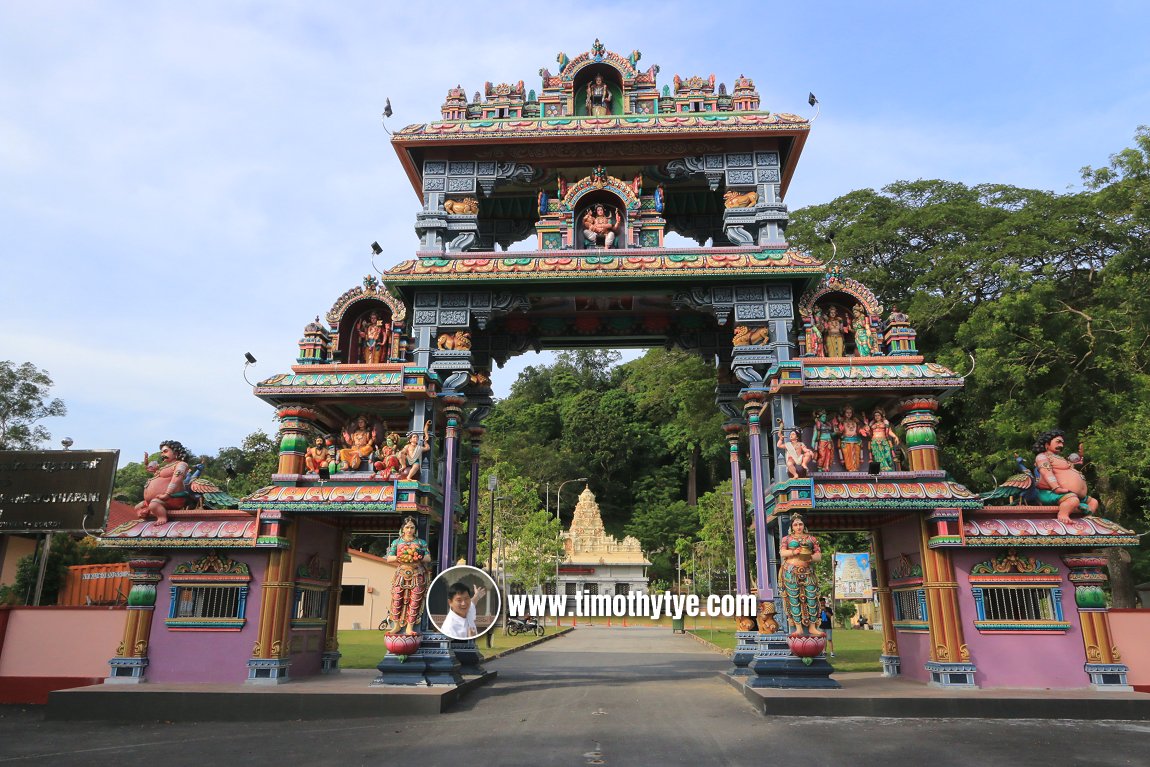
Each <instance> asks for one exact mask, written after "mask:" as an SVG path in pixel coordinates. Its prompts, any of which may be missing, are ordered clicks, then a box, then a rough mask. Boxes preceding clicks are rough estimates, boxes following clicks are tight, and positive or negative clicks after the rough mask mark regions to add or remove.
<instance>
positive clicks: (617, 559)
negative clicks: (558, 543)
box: [563, 487, 651, 566]
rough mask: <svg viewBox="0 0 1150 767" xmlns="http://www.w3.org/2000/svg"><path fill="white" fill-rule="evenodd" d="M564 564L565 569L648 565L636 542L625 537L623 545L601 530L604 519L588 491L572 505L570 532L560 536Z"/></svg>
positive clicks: (587, 489)
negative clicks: (576, 566) (564, 554)
mask: <svg viewBox="0 0 1150 767" xmlns="http://www.w3.org/2000/svg"><path fill="white" fill-rule="evenodd" d="M563 537H564V539H565V540H564V549H565V550H566V552H567V556H566V558H565V559H564V560H563V561H564V563H565V564H568V565H642V566H647V565H650V564H651V563H650V562H648V561H647V557H646V556H644V554H643V548H642V546H641V545H640V544H639V541H638V539H637V538H634V537H632V536H627V537H626V538H624V539H623V540H622V541H620V540H618V539H617V538H615V537H614V536H612V535H608V534H607V531H606V529H604V527H603V517H602V515H601V514H600V512H599V504H598V503H596V502H595V494H594V493H592V492H591V488H589V487H587V488H584V489H583V492H582V493H580V494H579V501H578V503H576V505H575V516H574V517H573V518H572V520H571V528H570V530H569V531H568V532H566V533H564V534H563Z"/></svg>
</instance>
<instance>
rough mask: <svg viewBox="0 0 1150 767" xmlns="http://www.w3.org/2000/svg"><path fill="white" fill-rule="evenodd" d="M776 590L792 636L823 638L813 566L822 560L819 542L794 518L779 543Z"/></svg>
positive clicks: (796, 517)
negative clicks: (791, 625)
mask: <svg viewBox="0 0 1150 767" xmlns="http://www.w3.org/2000/svg"><path fill="white" fill-rule="evenodd" d="M779 556H780V557H781V558H782V560H783V563H782V566H781V567H780V568H779V586H780V588H781V590H782V592H783V613H784V614H785V615H786V616H787V618H788V619H789V620H790V622H791V623H792V624H793V625H794V627H795V630H794V632H792V633H793V634H810V635H811V636H823V635H824V632H823V631H822V630H821V629H820V628H819V582H818V577H817V576H816V575H815V562H818V561H819V560H821V559H822V558H823V552H822V548H820V546H819V541H818V539H817V538H815V537H814V536H813V535H811V534H810V533H809V532H807V526H806V523H805V522H803V518H802V517H800V516H798V515H797V514H796V515H795V516H793V517H791V528H790V534H789V535H785V536H783V539H782V541H780V542H779Z"/></svg>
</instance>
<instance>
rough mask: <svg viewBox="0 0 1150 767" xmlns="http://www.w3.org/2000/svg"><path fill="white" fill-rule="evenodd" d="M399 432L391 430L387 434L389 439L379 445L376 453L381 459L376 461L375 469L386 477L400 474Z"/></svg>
mask: <svg viewBox="0 0 1150 767" xmlns="http://www.w3.org/2000/svg"><path fill="white" fill-rule="evenodd" d="M399 451H400V447H399V434H397V433H395V432H391V433H390V434H388V435H387V440H386V441H385V442H384V443H383V444H382V445H380V446H379V450H377V451H376V455H377V456H378V458H379V460H377V461H376V462H375V467H374V468H375V470H376V471H377V472H379V474H380V475H381V476H384V477H396V476H399V470H400V468H401V464H400V460H399Z"/></svg>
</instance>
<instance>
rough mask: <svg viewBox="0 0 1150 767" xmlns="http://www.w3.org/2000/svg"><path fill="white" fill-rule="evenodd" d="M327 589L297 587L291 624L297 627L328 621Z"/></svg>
mask: <svg viewBox="0 0 1150 767" xmlns="http://www.w3.org/2000/svg"><path fill="white" fill-rule="evenodd" d="M327 599H328V592H327V589H316V588H297V589H296V590H295V610H294V611H293V613H292V621H291V625H292V626H293V627H295V628H300V627H304V626H316V625H324V624H326V623H327Z"/></svg>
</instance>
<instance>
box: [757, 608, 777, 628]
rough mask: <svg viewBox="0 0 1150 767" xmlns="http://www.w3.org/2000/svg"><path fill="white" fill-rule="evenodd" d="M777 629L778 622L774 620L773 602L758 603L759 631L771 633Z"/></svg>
mask: <svg viewBox="0 0 1150 767" xmlns="http://www.w3.org/2000/svg"><path fill="white" fill-rule="evenodd" d="M778 630H779V622H778V621H776V620H775V603H774V602H762V603H761V604H759V633H760V634H773V633H775V632H776V631H778Z"/></svg>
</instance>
